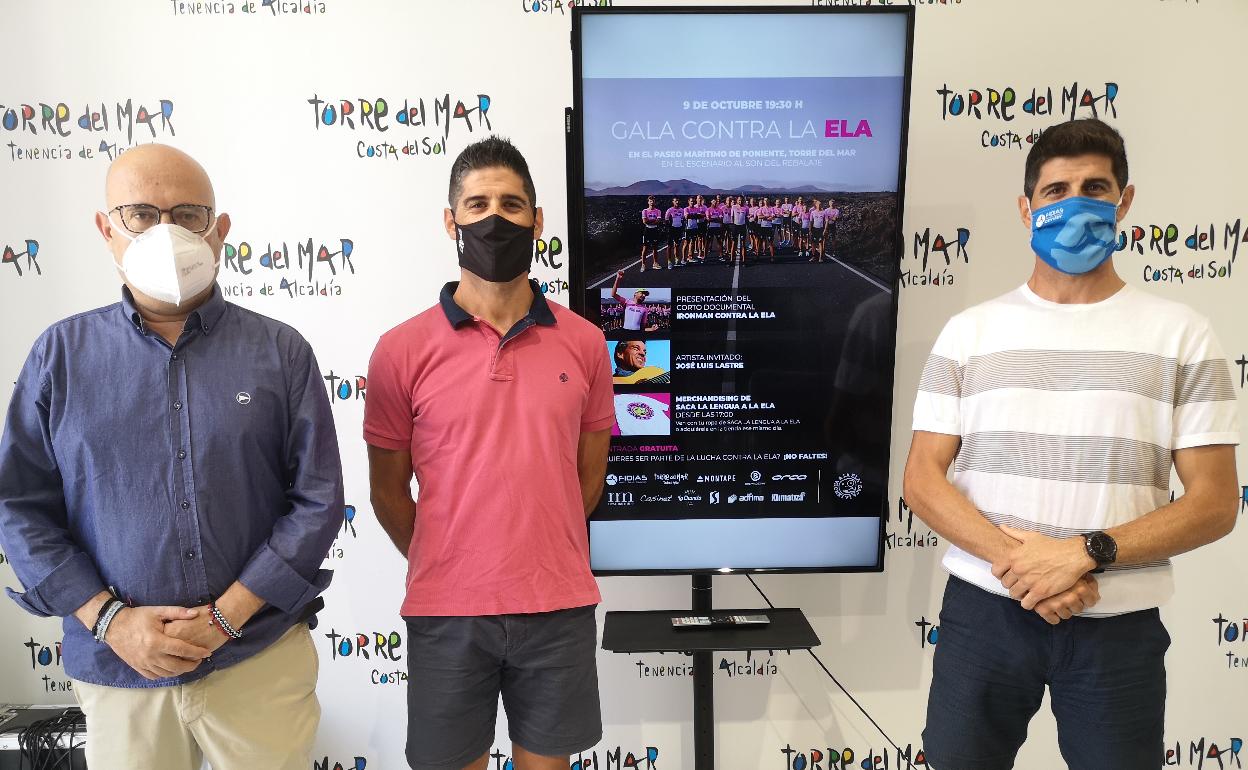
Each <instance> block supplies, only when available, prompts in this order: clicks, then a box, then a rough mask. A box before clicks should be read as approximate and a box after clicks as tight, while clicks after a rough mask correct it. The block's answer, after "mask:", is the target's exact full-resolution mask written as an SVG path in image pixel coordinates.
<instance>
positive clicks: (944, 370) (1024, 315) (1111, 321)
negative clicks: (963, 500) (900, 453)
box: [914, 285, 1239, 616]
mask: <svg viewBox="0 0 1248 770" xmlns="http://www.w3.org/2000/svg"><path fill="white" fill-rule="evenodd" d="M914 429H915V430H922V431H930V432H933V433H945V434H949V435H953V436H959V437H961V439H962V444H961V447H960V448H959V450H958V455H957V458H956V460H955V461H954V467H953V476H952V482H953V485H954V487H956V488H957V489H958V491H960V492H961V493H962V494H964V495H966V497H967V498H968V499H969V500H970V501H971V503H972V504H974V505H975V507H976V508H978V509H979V510H980V512H981V513H982V514H983V515H984V517H985V518H986V519H988V520H989V521H991V522H992V523H994V524H1008V525H1010V526H1012V527H1016V528H1018V529H1027V530H1032V531H1037V532H1042V533H1044V534H1046V535H1049V536H1051V537H1072V536H1075V535H1080V534H1082V533H1085V532H1094V531H1097V530H1104V529H1109V528H1110V527H1115V526H1118V525H1120V524H1124V523H1126V522H1128V521H1132V520H1134V519H1137V518H1139V517H1141V516H1143V515H1144V514H1146V513H1149V512H1150V511H1153V510H1155V509H1157V508H1159V507H1161V506H1163V505H1165V504H1167V503H1168V502H1169V501H1170V469H1171V465H1172V459H1171V452H1172V451H1173V450H1176V449H1184V448H1187V447H1194V446H1204V445H1209V444H1238V443H1239V418H1238V412H1237V409H1236V405H1235V391H1234V386H1233V385H1232V383H1231V375H1230V368H1229V366H1228V364H1227V361H1226V357H1225V356H1224V355H1223V353H1222V349H1221V347H1220V346H1219V345H1218V341H1217V339H1216V338H1215V337H1214V334H1213V330H1212V329H1211V328H1210V325H1209V322H1208V320H1206V319H1205V318H1204V317H1203V316H1201V315H1200V314H1198V313H1196V312H1195V311H1193V310H1192V309H1191V308H1188V307H1187V306H1186V305H1182V304H1179V303H1177V302H1171V301H1169V300H1165V299H1161V298H1159V297H1155V296H1153V295H1150V294H1147V293H1145V292H1142V291H1139V290H1137V289H1134V288H1132V287H1130V286H1124V287H1123V288H1122V289H1121V290H1119V291H1118V292H1117V293H1116V294H1114V295H1113V296H1112V297H1110V298H1108V299H1105V300H1102V301H1101V302H1094V303H1091V304H1080V305H1065V304H1058V303H1056V302H1049V301H1047V300H1044V299H1041V298H1040V297H1038V296H1036V294H1035V293H1034V292H1032V291H1031V289H1030V288H1028V287H1027V286H1026V285H1023V286H1021V287H1019V288H1018V289H1016V290H1014V291H1012V292H1010V293H1008V294H1006V295H1004V296H1002V297H998V298H997V299H994V300H990V301H988V302H985V303H983V304H982V305H977V306H975V307H973V308H970V309H969V310H966V311H964V312H962V313H959V314H958V315H956V316H954V317H953V318H951V319H950V320H949V323H948V324H947V325H946V326H945V328H944V330H943V331H942V332H941V334H940V337H939V338H938V339H937V340H936V345H935V347H934V348H933V349H932V354H931V356H930V357H929V358H928V360H927V363H926V365H925V366H924V367H923V376H922V379H921V381H920V383H919V394H918V398H917V399H916V400H915V405H914ZM943 564H944V567H945V569H946V570H948V571H949V572H950V573H951V574H953V575H956V576H957V577H959V578H962V579H963V580H966V581H968V582H970V583H973V584H975V585H977V586H979V587H980V588H983V589H985V590H987V591H992V592H993V593H997V594H1001V595H1008V591H1006V590H1005V588H1004V587H1002V585H1001V582H1000V581H999V580H997V579H996V578H994V577H993V576H992V572H991V565H990V564H989V563H988V562H986V561H984V560H982V559H979V558H977V557H975V556H972V555H971V554H969V553H966V552H965V551H963V550H961V549H960V548H958V547H956V546H950V548H949V551H948V552H947V553H946V554H945V557H944V562H943ZM1098 581H1099V583H1100V593H1101V600H1100V602H1099V603H1098V604H1097V605H1096V607H1095V608H1094V609H1092V610H1091V611H1089V612H1088V613H1086V615H1088V616H1098V615H1101V616H1104V615H1117V614H1121V613H1125V612H1133V611H1135V610H1142V609H1148V608H1150V607H1157V606H1159V605H1161V604H1162V603H1164V602H1165V601H1166V600H1167V599H1169V598H1170V596H1171V594H1172V593H1173V591H1174V583H1173V575H1172V572H1171V566H1170V561H1169V560H1166V561H1164V562H1156V563H1152V564H1141V565H1111V566H1110V567H1109V568H1108V569H1107V570H1106V572H1105V573H1104V574H1102V575H1100V576H1098Z"/></svg>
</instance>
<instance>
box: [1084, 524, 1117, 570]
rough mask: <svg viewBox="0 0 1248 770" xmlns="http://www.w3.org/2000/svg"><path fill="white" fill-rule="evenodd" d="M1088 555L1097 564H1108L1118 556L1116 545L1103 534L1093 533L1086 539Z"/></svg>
mask: <svg viewBox="0 0 1248 770" xmlns="http://www.w3.org/2000/svg"><path fill="white" fill-rule="evenodd" d="M1088 553H1089V554H1090V555H1091V556H1092V558H1093V559H1095V560H1096V561H1097V563H1099V564H1108V563H1110V562H1112V561H1113V560H1114V558H1115V557H1116V556H1117V555H1118V544H1117V543H1115V542H1114V539H1113V538H1112V537H1110V536H1109V535H1107V534H1105V533H1104V532H1094V533H1092V534H1091V535H1090V536H1089V537H1088Z"/></svg>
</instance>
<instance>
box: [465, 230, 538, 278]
mask: <svg viewBox="0 0 1248 770" xmlns="http://www.w3.org/2000/svg"><path fill="white" fill-rule="evenodd" d="M455 233H456V235H457V236H458V237H457V238H456V246H457V247H458V249H459V266H460V267H462V268H464V269H465V270H468V271H469V272H471V273H473V274H475V275H477V276H479V277H480V278H481V279H482V280H486V281H492V282H495V283H506V282H507V281H511V280H514V279H515V278H517V277H518V276H520V275H522V274H523V273H524V272H525V271H527V270H528V269H529V267H530V265H532V263H533V228H532V227H522V226H521V225H518V224H516V223H515V222H512V221H510V220H509V219H507V218H505V217H503V216H500V215H498V214H491V215H490V216H488V217H486V218H485V219H482V220H481V221H480V222H473V223H472V224H470V225H461V224H459V223H458V222H457V223H456V224H455Z"/></svg>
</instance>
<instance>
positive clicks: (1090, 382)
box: [919, 350, 1235, 406]
mask: <svg viewBox="0 0 1248 770" xmlns="http://www.w3.org/2000/svg"><path fill="white" fill-rule="evenodd" d="M1003 388H1023V389H1031V390H1047V391H1068V392H1077V391H1089V390H1100V391H1105V390H1110V391H1119V392H1123V393H1135V394H1138V395H1141V396H1144V397H1145V398H1150V399H1153V400H1154V401H1160V402H1162V403H1166V404H1173V405H1174V406H1182V405H1184V404H1190V403H1196V402H1206V401H1233V400H1234V399H1235V388H1234V386H1233V384H1232V383H1231V375H1230V369H1229V368H1228V367H1227V364H1226V361H1224V360H1222V359H1210V360H1208V361H1198V362H1196V363H1194V364H1190V365H1188V366H1179V362H1178V361H1177V360H1176V359H1174V358H1169V357H1166V356H1158V355H1153V354H1151V353H1133V352H1130V351H1124V350H1002V351H998V352H995V353H988V354H985V355H979V356H971V357H970V358H968V359H967V362H966V366H959V365H958V363H957V361H954V360H952V359H950V358H945V357H944V356H939V355H936V354H932V355H930V356H928V358H927V362H926V363H925V364H924V366H923V375H922V377H921V378H920V380H919V390H921V391H925V392H927V393H935V394H938V395H944V396H953V397H955V398H965V397H970V396H975V395H978V394H980V393H986V392H988V391H992V390H999V389H1003Z"/></svg>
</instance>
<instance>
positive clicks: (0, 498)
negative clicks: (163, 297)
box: [0, 289, 344, 687]
mask: <svg viewBox="0 0 1248 770" xmlns="http://www.w3.org/2000/svg"><path fill="white" fill-rule="evenodd" d="M343 511H344V505H343V491H342V468H341V464H340V461H339V457H338V439H337V435H336V433H335V430H334V423H333V416H332V415H331V413H330V405H329V398H328V396H327V395H326V393H325V388H324V384H323V382H322V379H321V374H320V370H319V368H318V366H317V363H316V358H315V357H314V356H313V354H312V349H311V347H310V346H309V345H308V343H307V342H306V341H305V340H304V339H303V337H301V336H300V335H299V333H298V332H296V331H295V330H294V329H292V328H290V327H289V326H287V325H286V324H283V323H279V322H277V321H274V320H272V319H269V318H266V317H264V316H262V315H259V314H258V313H254V312H252V311H250V310H247V309H245V308H241V307H239V306H237V305H233V304H230V303H228V302H226V301H225V300H224V299H223V298H222V296H221V292H220V290H219V289H216V290H214V291H213V294H212V297H211V298H210V299H209V300H208V301H206V302H205V303H204V304H203V305H201V306H200V307H199V308H198V309H196V310H195V312H193V313H191V315H190V317H189V318H187V320H186V325H185V326H184V328H183V331H182V334H181V336H180V337H179V339H178V342H177V344H176V345H174V346H172V347H170V346H169V344H168V343H167V342H166V341H165V340H164V339H163V338H161V337H160V335H158V334H156V333H155V332H153V331H151V330H149V329H147V328H146V327H145V325H144V323H143V320H142V318H141V317H140V316H139V314H138V312H137V311H136V309H135V307H134V304H133V301H132V298H131V296H130V294H129V292H128V291H126V290H124V289H123V298H122V301H121V302H119V303H117V304H114V305H110V306H108V307H104V308H100V309H98V310H92V311H90V312H87V313H82V314H81V315H76V316H73V317H71V318H67V319H65V320H63V321H60V322H59V323H57V324H54V325H53V326H52V327H51V328H49V329H48V330H47V331H46V332H44V333H43V335H42V336H40V337H39V339H38V340H37V341H36V342H35V345H34V348H33V349H32V350H31V353H30V357H29V358H28V359H27V361H26V364H25V366H24V367H23V368H22V372H21V375H20V377H19V378H18V381H17V387H16V389H15V390H14V392H13V400H12V402H11V403H10V405H9V412H8V420H7V423H6V425H5V430H4V438H3V440H2V442H0V541H2V542H3V545H4V547H5V551H6V553H7V554H8V557H9V559H10V560H11V561H12V564H13V569H14V571H15V572H16V573H17V576H18V579H20V580H21V582H22V585H23V586H25V587H26V591H25V593H17V592H15V591H13V590H11V589H6V590H7V591H8V593H9V595H10V596H11V597H12V598H13V599H14V600H15V601H17V603H18V604H20V605H21V606H22V607H23V608H25V609H26V610H28V611H30V612H32V613H34V614H36V615H42V616H50V615H56V616H63V617H65V620H64V627H65V639H64V647H63V650H64V661H65V672H66V674H68V675H69V676H70V677H73V678H74V679H79V680H82V681H86V682H91V683H94V684H102V685H110V686H117V687H149V686H163V685H172V684H181V683H183V682H188V681H192V680H195V679H198V678H201V677H203V676H206V675H207V674H209V673H211V672H212V671H214V670H216V669H221V668H225V667H226V666H230V665H232V664H234V663H238V662H239V661H242V660H245V659H246V658H248V657H250V656H251V655H254V654H255V653H257V652H259V651H260V650H263V649H264V648H265V647H267V646H268V645H269V644H271V643H272V642H274V641H276V639H277V638H278V637H279V636H281V635H282V633H284V632H285V631H286V630H287V629H289V628H290V627H291V626H292V625H293V624H294V623H296V622H299V621H300V620H301V619H307V618H306V610H307V609H308V608H309V605H310V604H311V602H312V601H313V600H314V599H316V597H317V595H318V594H320V593H321V591H323V590H324V589H325V588H326V586H328V585H329V580H330V572H329V571H328V570H323V569H321V568H320V567H321V563H322V561H323V559H324V558H325V554H326V552H327V551H328V549H329V547H330V545H331V544H332V543H333V540H334V537H335V536H336V534H337V532H338V529H339V527H340V526H342V519H343ZM235 580H238V581H241V582H242V583H243V585H245V586H246V587H247V588H249V589H250V590H251V591H252V592H253V593H255V594H256V595H257V596H259V597H260V598H261V599H263V600H264V601H265V602H267V604H266V606H265V607H264V608H263V609H262V610H260V612H258V613H257V614H256V615H255V616H254V617H253V618H252V619H251V620H250V622H248V623H247V625H246V627H245V629H244V635H243V638H242V639H240V640H236V641H231V642H228V643H227V644H226V645H225V646H223V647H222V648H221V649H220V650H218V651H217V652H215V653H214V654H213V656H212V658H211V659H210V660H206V661H204V662H203V663H201V664H200V665H199V667H198V668H197V669H195V671H193V672H191V673H189V674H186V675H184V676H180V677H176V678H169V679H160V680H156V681H155V682H152V681H149V680H146V679H144V678H143V677H142V676H140V675H139V674H138V672H136V671H134V670H133V669H131V668H130V667H129V666H128V665H126V663H124V662H123V661H122V660H121V659H120V658H118V657H117V656H116V655H115V654H114V653H113V651H112V650H111V649H110V648H109V647H108V645H106V644H99V643H97V642H96V641H95V639H94V638H93V637H92V635H91V631H90V630H88V629H87V628H85V627H84V626H83V625H82V623H80V622H79V621H78V619H77V618H76V617H74V616H73V612H74V611H75V610H77V609H78V608H79V607H81V606H82V605H83V604H85V603H86V602H87V601H88V600H89V599H90V598H91V597H93V596H94V595H96V594H97V593H99V592H100V591H102V590H106V589H112V590H113V591H114V592H115V593H116V594H117V595H118V596H119V597H120V598H122V599H123V600H125V601H127V602H129V603H131V604H134V605H177V606H183V607H191V606H196V605H202V604H205V603H207V602H208V601H210V600H212V599H215V598H216V597H218V596H220V595H221V594H222V593H224V592H225V590H226V588H228V587H229V586H230V585H231V584H232V583H233V582H234V581H235ZM205 622H207V621H206V620H205Z"/></svg>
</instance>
